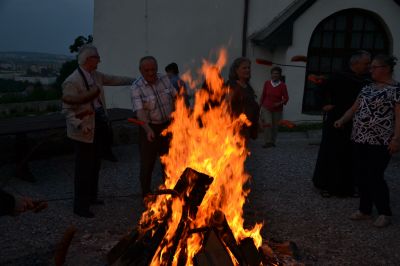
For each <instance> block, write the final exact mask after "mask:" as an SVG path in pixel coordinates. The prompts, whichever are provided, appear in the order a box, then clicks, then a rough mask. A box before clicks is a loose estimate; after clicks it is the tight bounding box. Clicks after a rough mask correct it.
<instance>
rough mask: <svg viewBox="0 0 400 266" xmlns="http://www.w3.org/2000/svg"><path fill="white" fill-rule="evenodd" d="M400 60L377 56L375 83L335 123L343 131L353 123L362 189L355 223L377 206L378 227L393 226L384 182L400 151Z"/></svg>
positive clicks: (363, 218) (372, 75)
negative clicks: (397, 71)
mask: <svg viewBox="0 0 400 266" xmlns="http://www.w3.org/2000/svg"><path fill="white" fill-rule="evenodd" d="M396 61H397V58H395V57H393V56H388V55H377V56H376V57H375V58H374V59H373V60H372V62H371V66H370V72H371V77H372V79H373V83H371V84H369V85H366V86H365V87H364V88H363V89H362V90H361V92H360V94H359V95H358V98H357V100H356V101H355V103H354V105H353V106H352V107H351V108H350V109H349V110H348V111H347V112H346V113H345V114H344V115H343V116H342V117H341V118H340V119H339V120H337V121H336V122H335V127H337V128H341V127H343V125H344V124H345V123H346V122H348V121H350V120H351V119H353V129H352V136H351V138H352V141H353V143H354V153H353V156H354V164H355V165H354V169H355V175H356V180H357V183H358V186H359V194H360V205H359V210H358V211H356V212H355V213H353V214H352V215H351V216H350V219H352V220H366V219H370V218H371V213H372V207H373V205H375V207H376V209H377V211H378V218H377V219H376V220H375V222H374V226H376V227H386V226H387V225H389V224H390V217H391V216H392V211H391V209H390V199H389V189H388V186H387V184H386V181H385V179H384V172H385V169H386V167H387V165H388V163H389V161H390V158H391V155H392V154H394V153H396V152H398V151H399V149H400V85H399V83H398V82H397V81H395V80H394V79H393V68H394V66H395V65H396Z"/></svg>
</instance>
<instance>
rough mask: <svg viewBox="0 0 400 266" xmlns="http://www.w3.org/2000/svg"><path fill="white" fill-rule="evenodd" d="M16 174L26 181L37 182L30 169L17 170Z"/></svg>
mask: <svg viewBox="0 0 400 266" xmlns="http://www.w3.org/2000/svg"><path fill="white" fill-rule="evenodd" d="M16 176H17V177H18V178H19V179H21V180H24V181H27V182H31V183H35V182H36V178H35V176H34V175H33V174H32V173H31V171H29V170H17V172H16Z"/></svg>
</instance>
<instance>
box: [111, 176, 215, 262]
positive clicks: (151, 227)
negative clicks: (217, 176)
mask: <svg viewBox="0 0 400 266" xmlns="http://www.w3.org/2000/svg"><path fill="white" fill-rule="evenodd" d="M212 181H213V178H212V177H209V176H207V175H205V174H202V173H199V172H196V171H195V170H193V169H190V168H187V169H186V170H185V171H184V172H183V174H182V175H181V178H180V179H179V181H178V182H177V183H176V185H175V187H174V189H173V191H167V192H168V193H170V194H171V195H172V196H173V197H180V198H181V199H182V201H183V206H182V209H183V212H182V217H181V219H180V222H179V225H178V227H177V229H176V231H175V234H174V237H173V238H172V241H171V243H172V245H171V246H170V247H166V245H167V244H168V241H167V240H166V239H165V235H166V232H167V229H168V223H169V220H170V219H171V204H172V199H171V200H168V203H167V207H168V210H169V211H168V212H167V214H166V215H165V216H164V220H163V221H162V222H160V223H159V222H154V224H141V225H139V228H138V229H139V230H137V231H136V232H133V233H132V234H131V235H130V236H129V235H128V236H127V237H125V238H124V239H122V240H121V241H120V242H119V243H118V244H117V245H116V246H115V247H114V248H113V249H112V250H111V251H110V252H109V253H108V255H107V259H108V263H109V264H110V265H149V264H150V262H151V260H152V259H153V257H154V256H155V255H157V254H155V253H156V251H157V250H163V247H166V250H167V251H166V252H165V253H164V254H162V260H163V261H166V262H168V263H167V265H171V263H172V260H173V258H174V256H175V253H176V251H177V248H178V245H179V243H181V241H185V240H186V239H187V237H188V236H189V228H190V227H189V226H188V225H189V223H190V222H189V221H190V219H194V218H195V217H196V213H197V208H198V206H199V205H200V204H201V202H202V200H203V197H204V195H205V193H206V191H207V189H208V187H209V185H210V184H211V183H212ZM154 194H155V195H157V194H163V191H159V192H155V193H154ZM173 197H172V198H173ZM179 254H180V255H179V259H178V261H181V263H183V262H186V260H187V256H186V254H185V251H184V250H181V251H180V253H179ZM181 263H179V264H181Z"/></svg>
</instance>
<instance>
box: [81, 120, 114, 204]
mask: <svg viewBox="0 0 400 266" xmlns="http://www.w3.org/2000/svg"><path fill="white" fill-rule="evenodd" d="M106 130H107V129H106V128H105V127H104V125H102V123H101V122H98V121H97V120H96V128H95V133H94V140H93V143H85V142H80V141H74V144H75V179H74V189H75V194H74V209H78V210H88V209H89V206H90V203H91V202H92V201H94V200H96V199H97V193H98V183H99V172H100V166H101V157H102V149H103V145H104V141H105V138H106V135H107V132H106Z"/></svg>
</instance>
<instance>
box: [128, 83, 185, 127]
mask: <svg viewBox="0 0 400 266" xmlns="http://www.w3.org/2000/svg"><path fill="white" fill-rule="evenodd" d="M176 94H177V92H176V89H175V88H174V86H172V84H171V82H170V80H169V78H168V76H166V75H165V76H160V75H158V78H157V81H156V82H155V83H154V84H150V83H148V82H147V81H146V80H145V79H144V78H143V77H140V78H138V79H137V80H136V81H135V82H134V83H133V84H132V87H131V98H132V109H133V111H134V112H135V111H137V110H140V109H143V110H144V111H145V113H146V116H147V119H148V122H149V123H152V124H162V123H165V122H167V121H169V120H170V118H171V113H172V111H173V110H174V98H175V96H176Z"/></svg>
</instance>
